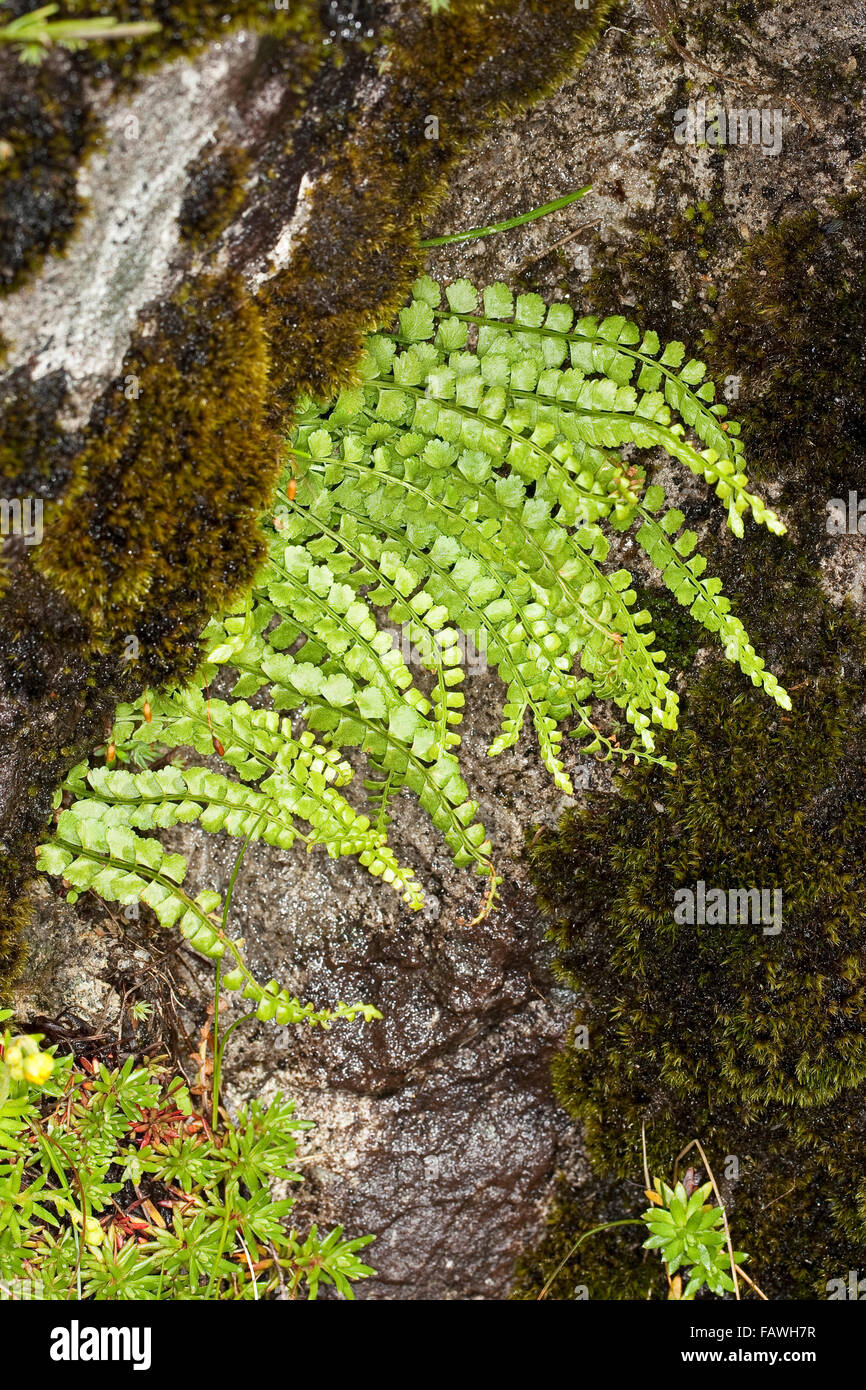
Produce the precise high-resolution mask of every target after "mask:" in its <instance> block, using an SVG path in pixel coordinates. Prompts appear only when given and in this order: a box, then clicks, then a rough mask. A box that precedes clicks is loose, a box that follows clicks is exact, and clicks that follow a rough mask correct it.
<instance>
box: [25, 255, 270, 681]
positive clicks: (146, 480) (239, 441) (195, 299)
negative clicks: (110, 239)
mask: <svg viewBox="0 0 866 1390" xmlns="http://www.w3.org/2000/svg"><path fill="white" fill-rule="evenodd" d="M267 384H268V359H267V352H266V349H265V345H264V341H263V336H262V332H261V326H260V321H259V315H258V311H257V309H256V308H255V305H254V304H253V303H252V302H251V300H250V299H249V297H248V295H247V294H246V292H245V291H244V288H243V285H242V283H241V281H240V278H239V277H237V276H235V275H233V274H231V273H229V274H226V275H224V276H222V277H216V276H204V277H202V278H201V279H200V280H198V281H193V282H191V283H188V284H186V285H185V286H184V287H183V289H182V290H181V291H179V293H178V294H177V295H176V296H175V297H174V298H173V299H172V300H171V301H169V302H168V303H167V304H166V305H165V306H164V308H163V309H162V311H161V313H160V315H159V319H158V323H157V325H156V329H155V331H154V332H153V333H152V334H151V335H150V336H146V337H145V336H139V337H138V338H137V340H136V341H135V342H134V343H133V345H132V346H131V348H130V350H129V352H128V353H127V355H126V358H125V360H124V363H123V367H122V369H121V374H120V376H119V378H118V379H117V380H116V381H115V382H113V383H112V384H111V385H110V386H109V387H108V388H107V390H106V391H105V393H104V395H103V397H102V399H101V400H100V402H99V403H98V405H97V407H96V409H95V413H94V417H93V420H92V423H91V428H90V431H89V437H88V442H87V443H86V445H85V447H84V451H83V453H82V454H81V455H80V456H79V458H78V459H77V460H76V470H75V477H74V480H73V482H72V484H71V486H70V488H69V490H68V492H67V494H66V496H65V498H64V501H63V507H62V509H61V510H59V512H58V513H57V514H56V515H55V516H54V517H53V519H52V520H51V522H50V524H49V525H48V526H47V527H46V532H45V539H44V541H43V543H42V545H41V546H40V547H39V552H38V556H37V557H36V563H37V564H38V566H39V568H40V570H41V571H42V573H44V574H45V575H47V576H48V577H49V578H50V579H51V580H52V582H53V583H54V584H55V585H56V586H57V588H58V589H59V590H60V591H61V592H62V593H63V594H65V596H66V597H67V599H68V600H69V601H70V602H71V603H72V604H73V605H74V607H75V608H77V609H78V610H79V611H80V612H81V613H82V614H83V615H85V616H86V617H87V618H88V620H89V621H90V623H91V624H92V627H93V631H94V635H95V637H96V638H97V639H98V640H99V641H100V643H102V644H106V643H111V642H112V641H117V640H119V638H120V636H121V635H122V634H124V633H128V632H134V633H136V634H137V635H138V637H139V640H140V642H141V645H142V649H143V668H144V669H145V670H146V671H147V672H148V673H149V678H150V679H151V680H152V681H155V679H156V676H157V673H160V674H161V677H162V678H163V679H165V678H167V675H168V673H169V672H170V671H172V670H173V669H176V668H175V667H174V666H173V664H172V663H173V662H176V661H177V658H178V656H179V655H180V652H179V651H178V650H177V648H176V647H175V646H174V641H173V637H174V636H175V635H176V638H177V641H178V642H179V643H181V644H182V643H183V642H184V641H185V642H186V643H187V644H189V648H190V651H192V649H193V645H194V631H195V628H194V629H193V633H190V632H188V631H187V624H188V622H190V621H194V622H195V623H200V621H201V614H203V613H205V612H207V611H208V610H209V609H210V608H212V607H219V606H220V605H222V604H224V603H226V602H227V601H228V600H229V599H230V598H231V597H232V596H233V595H234V594H236V593H237V592H238V590H239V589H240V588H241V587H242V586H243V585H244V584H245V583H246V582H247V581H248V579H249V576H250V574H251V573H252V572H253V571H254V569H255V566H256V564H257V562H258V560H259V558H260V556H261V554H262V549H261V538H260V534H259V528H258V517H259V515H260V511H261V508H262V506H263V505H264V503H265V502H266V500H267V498H268V496H269V495H270V491H271V488H272V486H273V484H274V482H275V479H276V476H277V473H278V471H279V465H278V462H277V449H276V442H275V440H274V438H273V437H272V435H271V434H270V433H269V431H268V430H267V428H266V427H265V425H264V424H263V418H264V410H265V401H266V397H267ZM192 615H196V616H195V619H193V617H192ZM181 651H183V647H182V646H181ZM170 653H171V655H170Z"/></svg>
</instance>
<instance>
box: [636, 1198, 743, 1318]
mask: <svg viewBox="0 0 866 1390" xmlns="http://www.w3.org/2000/svg"><path fill="white" fill-rule="evenodd" d="M712 1190H713V1184H712V1183H711V1182H706V1183H704V1184H703V1186H702V1187H697V1188H695V1189H694V1191H692V1192H691V1193H689V1192H688V1191H687V1190H686V1188H685V1187H684V1185H683V1184H682V1183H681V1182H678V1183H676V1184H675V1186H674V1187H672V1188H671V1187H668V1185H667V1183H666V1182H663V1181H662V1180H661V1178H656V1180H655V1184H654V1186H653V1187H652V1188H648V1189H647V1197H648V1198H649V1200H650V1202H651V1203H652V1206H650V1208H649V1210H648V1211H645V1212H644V1213H643V1216H642V1218H641V1219H642V1220H643V1222H644V1224H645V1225H646V1227H647V1230H648V1231H649V1236H648V1238H647V1239H646V1240H645V1241H644V1249H646V1250H658V1252H659V1255H660V1256H661V1258H662V1260H663V1261H664V1265H665V1271H666V1273H667V1276H668V1284H669V1286H670V1290H671V1297H672V1298H681V1299H693V1298H694V1296H695V1294H697V1293H699V1292H700V1290H701V1289H702V1288H703V1287H704V1285H705V1284H706V1286H707V1287H708V1288H709V1290H710V1292H711V1293H714V1294H717V1295H719V1296H721V1295H722V1294H724V1293H733V1292H734V1281H733V1279H732V1278H731V1255H730V1253H729V1252H728V1250H727V1249H726V1248H725V1240H726V1231H725V1220H724V1216H725V1213H724V1210H723V1208H722V1207H717V1206H713V1205H711V1204H710V1203H709V1202H708V1201H707V1199H708V1197H709V1195H710V1193H711V1192H712ZM733 1259H734V1264H735V1265H737V1266H739V1265H741V1264H742V1263H743V1261H744V1260H747V1259H748V1255H747V1254H746V1253H745V1251H742V1250H735V1251H734V1252H733ZM679 1270H683V1271H684V1272H685V1277H686V1279H687V1281H688V1282H687V1283H686V1285H685V1287H684V1288H683V1285H682V1276H681V1275H680V1274H679V1273H678V1271H679Z"/></svg>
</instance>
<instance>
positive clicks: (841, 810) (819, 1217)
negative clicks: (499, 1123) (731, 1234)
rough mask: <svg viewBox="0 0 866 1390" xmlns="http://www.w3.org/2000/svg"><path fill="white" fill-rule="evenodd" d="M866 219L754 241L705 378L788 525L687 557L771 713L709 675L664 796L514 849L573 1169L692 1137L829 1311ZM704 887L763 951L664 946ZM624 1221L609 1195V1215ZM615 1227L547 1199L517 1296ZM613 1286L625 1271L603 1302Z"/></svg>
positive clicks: (850, 1043)
mask: <svg viewBox="0 0 866 1390" xmlns="http://www.w3.org/2000/svg"><path fill="white" fill-rule="evenodd" d="M862 217H863V204H862V193H860V192H857V193H855V194H853V195H851V196H850V197H848V198H846V199H844V200H843V201H841V202H840V203H839V204H838V205H837V208H836V211H835V216H834V217H833V218H832V219H822V218H820V217H819V216H818V215H817V214H807V215H806V216H805V217H798V218H794V219H790V220H788V221H786V222H784V223H782V224H779V225H778V226H775V227H773V228H771V229H770V231H768V232H767V233H766V234H765V235H764V236H761V237H757V238H755V239H754V241H753V242H752V243H750V245H749V247H748V249H747V250H746V252H745V253H744V255H743V258H742V260H741V263H740V266H739V268H738V271H737V273H736V274H735V275H734V276H733V277H732V279H731V282H730V285H729V288H728V289H727V290H726V292H725V295H724V298H723V301H722V304H721V306H720V312H719V316H718V319H717V321H716V324H715V325H714V332H713V334H712V335H711V337H710V340H709V341H708V343H707V350H706V353H705V355H706V356H707V357H708V360H709V363H710V366H711V369H712V370H713V371H714V373H715V374H716V375H717V376H722V375H724V374H726V373H728V372H738V373H739V374H740V375H741V378H742V381H743V385H744V389H743V391H742V394H741V399H740V401H739V402H738V403H737V414H738V416H739V417H740V418H741V419H742V420H743V423H744V434H743V438H744V442H745V444H746V451H747V456H748V457H749V458H750V460H751V462H752V465H753V471H756V472H758V473H759V474H763V475H764V476H765V477H773V478H776V479H779V480H780V481H781V483H782V487H783V503H782V510H783V514H786V515H788V516H789V517H790V518H791V519H792V521H793V522H794V524H795V525H794V529H795V533H796V534H795V537H794V539H790V538H784V539H781V540H779V539H777V538H774V537H770V536H767V535H765V534H763V533H761V532H760V531H758V530H757V529H755V528H752V529H749V530H747V535H746V539H745V541H744V542H740V543H732V542H731V540H730V538H729V537H728V536H727V535H721V536H718V537H716V539H715V540H714V539H713V537H712V536H711V537H710V538H709V541H708V543H705V545H704V549H705V550H706V551H707V553H708V556H709V558H710V561H711V565H712V567H713V568H714V570H715V571H716V572H718V573H720V574H721V575H722V577H723V579H724V581H725V584H726V588H727V589H728V590H729V591H731V592H732V593H734V594H735V595H736V596H737V607H738V611H739V612H740V614H741V615H742V617H743V620H744V621H745V622H746V625H747V627H749V629H750V631H751V634H752V636H753V639H754V640H755V643H756V646H758V647H759V648H760V649H761V650H763V651H764V652H766V653H767V655H768V656H769V659H770V661H771V663H772V664H773V666H774V668H775V669H777V670H778V671H781V672H783V673H784V676H785V682H786V685H787V686H788V688H789V690H791V692H792V696H793V700H794V708H793V710H792V712H791V714H790V715H782V714H780V713H779V712H775V713H774V712H773V711H772V710H771V709H770V708H769V707H768V706H767V703H766V701H764V700H762V699H761V698H760V697H759V696H758V695H756V694H755V692H753V691H751V690H750V689H747V688H744V686H743V683H742V681H741V680H740V679H739V677H738V676H737V675H736V673H735V672H734V671H733V670H732V669H730V668H729V667H727V666H725V665H723V663H721V662H720V661H719V659H718V657H716V658H715V659H714V660H713V661H712V662H711V663H710V664H709V666H707V667H706V668H705V669H704V670H703V671H702V672H701V673H700V674H699V675H697V676H696V677H693V678H692V679H691V681H690V683H689V689H688V691H687V694H686V696H685V699H684V704H683V716H682V719H681V727H680V730H679V731H678V732H677V733H676V734H674V735H672V736H671V737H670V738H669V739H668V741H667V744H666V752H668V753H669V755H670V756H672V757H673V759H674V760H675V761H676V763H677V772H676V774H674V775H668V774H665V773H662V772H659V771H658V770H656V769H652V768H646V767H641V768H638V769H635V770H633V771H632V772H631V773H630V774H629V775H627V776H625V777H623V778H622V779H621V783H620V785H619V787H618V788H617V794H616V795H615V796H610V795H608V796H601V795H599V794H596V795H594V796H593V797H591V798H590V802H589V805H588V807H587V808H586V809H585V810H583V811H582V812H581V813H579V814H576V813H570V814H568V815H567V816H566V817H565V819H564V820H563V822H562V824H561V826H560V828H559V831H558V832H556V833H550V834H548V835H547V836H546V837H544V838H542V839H541V840H540V841H539V842H538V843H537V844H536V845H534V847H533V848H532V850H531V858H532V864H533V876H534V878H535V881H536V884H537V886H538V889H539V893H540V895H541V900H542V902H543V903H544V905H545V907H546V908H547V910H548V912H549V913H550V914H551V918H552V922H553V926H552V931H553V935H554V939H555V941H556V943H557V950H558V959H559V963H560V968H561V970H562V972H563V975H564V977H565V979H566V980H567V981H568V982H569V983H570V984H571V985H572V987H573V988H575V989H576V990H577V991H578V992H579V994H580V996H581V998H582V1000H583V1001H584V1002H583V1004H582V1007H581V1009H580V1011H579V1013H578V1014H577V1017H576V1025H577V1024H578V1023H579V1024H581V1025H583V1026H584V1027H587V1028H588V1030H589V1040H590V1046H589V1048H588V1049H586V1048H584V1047H579V1046H575V1045H573V1044H569V1045H568V1046H567V1047H566V1048H565V1049H564V1051H563V1052H562V1054H561V1055H560V1056H559V1057H558V1058H557V1060H556V1062H555V1064H554V1081H555V1087H556V1092H557V1095H558V1097H559V1099H560V1100H561V1102H562V1104H563V1105H564V1106H565V1107H566V1108H567V1109H568V1110H569V1111H570V1113H571V1114H572V1115H574V1116H575V1118H577V1119H579V1120H580V1121H581V1123H582V1125H583V1127H584V1130H585V1133H586V1142H587V1153H588V1156H589V1158H590V1160H591V1162H592V1164H593V1166H594V1168H595V1169H596V1171H597V1172H598V1173H599V1174H604V1175H605V1177H606V1179H607V1180H610V1178H611V1177H612V1176H617V1175H618V1176H619V1177H621V1178H622V1179H629V1178H630V1179H631V1180H632V1181H637V1180H639V1175H640V1173H641V1125H642V1124H645V1125H646V1128H647V1143H648V1149H649V1156H650V1167H651V1170H652V1172H653V1173H657V1174H659V1175H662V1176H669V1175H670V1170H671V1164H672V1160H673V1158H674V1157H675V1155H676V1154H677V1153H678V1152H679V1150H680V1148H681V1147H682V1146H683V1145H684V1144H685V1143H687V1142H688V1141H689V1140H690V1139H691V1138H693V1137H694V1136H696V1135H697V1136H699V1137H700V1138H701V1139H702V1142H703V1143H704V1145H705V1147H706V1148H707V1150H708V1152H709V1153H710V1155H711V1158H712V1159H713V1161H714V1164H715V1166H716V1167H717V1169H721V1168H722V1167H723V1160H724V1158H725V1156H726V1155H735V1156H736V1157H737V1158H738V1160H739V1164H740V1169H741V1177H740V1180H739V1182H738V1183H736V1184H734V1185H732V1186H731V1187H730V1189H729V1191H728V1193H727V1199H728V1201H729V1203H730V1205H731V1209H732V1213H733V1223H734V1228H735V1232H736V1239H737V1242H738V1243H740V1244H741V1245H742V1246H743V1247H744V1248H746V1249H748V1250H750V1252H751V1253H752V1255H753V1257H754V1261H753V1266H752V1268H753V1270H754V1271H755V1274H756V1277H757V1278H758V1280H759V1282H760V1283H761V1285H762V1287H764V1288H765V1290H766V1291H767V1292H768V1293H769V1294H770V1295H771V1296H776V1297H796V1298H814V1297H816V1296H824V1297H826V1283H827V1281H828V1280H829V1279H832V1278H837V1277H841V1276H844V1275H845V1272H846V1271H847V1269H849V1268H858V1267H860V1266H861V1265H862V1261H863V1258H864V1247H866V1184H864V1182H863V1179H862V1177H861V1173H860V1153H859V1147H858V1144H857V1143H856V1142H854V1140H855V1138H856V1137H857V1136H859V1135H861V1134H862V1131H863V1125H864V1121H866V1085H864V1083H866V1024H864V1018H866V908H864V905H863V901H862V893H861V892H860V883H861V876H862V865H863V862H864V857H866V737H864V731H863V725H862V691H863V684H864V676H866V628H864V626H863V624H862V622H861V621H860V620H859V619H858V618H857V617H856V616H855V615H854V613H853V612H851V611H850V610H848V609H847V608H845V607H841V608H840V607H837V606H834V605H833V604H832V603H831V602H830V600H829V599H828V597H827V595H826V593H825V592H824V590H823V588H822V585H821V580H820V573H819V571H818V569H817V565H816V562H817V560H818V558H819V557H820V556H821V554H822V553H824V552H826V549H827V546H828V544H829V543H830V542H829V541H828V538H827V536H826V534H825V530H824V520H825V516H826V511H825V503H826V500H827V497H828V494H829V493H830V492H832V491H833V490H837V489H842V488H843V485H844V487H845V488H847V486H851V485H853V483H854V481H855V480H854V478H853V477H852V474H851V472H850V461H849V460H850V448H851V444H852V443H853V441H854V440H855V439H857V438H858V437H862V409H863V404H862V402H863V385H864V379H863V366H862V362H861V360H860V356H859V342H858V337H857V328H856V325H857V324H858V323H862V316H863V278H862V277H863V264H862V247H863V244H864V241H863V236H862ZM858 432H859V433H858ZM648 606H650V607H652V606H653V605H652V604H649V605H648ZM699 879H703V880H704V882H705V883H706V884H708V885H711V886H719V887H723V888H729V887H749V886H759V887H768V888H780V889H781V890H782V894H783V926H782V931H781V932H780V933H779V934H778V935H774V936H768V935H767V936H765V935H764V934H763V933H762V931H761V929H760V927H758V928H757V929H756V928H753V927H746V926H726V927H720V926H700V925H695V926H687V925H682V924H678V923H677V922H675V920H674V893H675V891H676V890H677V889H678V888H680V887H686V886H693V885H694V884H695V883H696V882H697V881H698V880H699ZM635 1205H636V1203H634V1202H631V1203H630V1202H629V1201H628V1200H627V1194H624V1200H623V1204H622V1205H621V1206H620V1207H619V1209H618V1210H617V1211H615V1213H614V1214H615V1215H617V1216H621V1217H622V1216H628V1215H632V1214H634V1210H635ZM610 1216H611V1210H610V1206H609V1204H606V1205H601V1206H599V1205H597V1201H596V1198H595V1197H594V1195H593V1189H592V1188H590V1189H589V1191H588V1193H587V1194H586V1195H584V1194H583V1192H581V1193H580V1194H578V1195H572V1196H571V1197H569V1198H568V1199H566V1198H565V1197H564V1198H563V1200H562V1202H561V1203H560V1206H559V1207H558V1209H557V1213H556V1214H555V1217H554V1221H553V1225H552V1227H551V1231H550V1233H549V1234H548V1236H547V1237H546V1239H545V1242H544V1243H543V1245H542V1246H541V1247H540V1248H539V1250H538V1251H536V1252H535V1253H534V1255H532V1256H530V1257H527V1260H525V1261H524V1262H523V1265H522V1268H521V1274H520V1281H521V1282H520V1284H519V1288H521V1289H523V1290H524V1293H523V1294H522V1295H521V1296H528V1295H527V1294H526V1292H525V1290H526V1289H531V1288H537V1286H538V1284H539V1281H541V1280H542V1279H543V1278H545V1277H548V1276H549V1275H550V1274H551V1273H552V1272H553V1269H554V1268H555V1259H556V1256H557V1252H558V1251H559V1250H560V1249H561V1248H562V1246H563V1244H564V1243H565V1242H566V1241H567V1240H569V1239H573V1237H574V1235H576V1234H579V1233H580V1231H581V1230H585V1229H588V1228H589V1227H590V1226H592V1225H593V1224H595V1222H596V1221H597V1220H599V1219H610ZM594 1239H595V1238H594ZM599 1239H604V1237H599ZM587 1258H588V1256H587ZM633 1274H634V1271H633V1260H632V1258H631V1256H629V1255H628V1254H627V1252H626V1253H625V1254H624V1255H623V1270H622V1281H621V1284H620V1286H619V1287H620V1289H621V1291H622V1292H621V1295H620V1296H622V1294H623V1293H624V1294H625V1295H626V1296H627V1294H628V1292H629V1291H630V1290H632V1289H633V1282H632V1281H633ZM606 1277H607V1276H606V1275H605V1278H606ZM527 1281H528V1282H527ZM584 1282H588V1280H587V1279H584ZM559 1287H560V1289H561V1290H562V1292H561V1294H560V1296H562V1297H568V1296H569V1294H568V1293H567V1291H566V1285H564V1284H560V1285H559Z"/></svg>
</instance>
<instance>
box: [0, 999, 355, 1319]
mask: <svg viewBox="0 0 866 1390" xmlns="http://www.w3.org/2000/svg"><path fill="white" fill-rule="evenodd" d="M7 1017H8V1014H2V1015H0V1022H2V1021H3V1020H4V1019H5V1018H7ZM5 1045H6V1047H7V1048H8V1046H9V1034H8V1032H7V1034H6V1043H5ZM7 1055H8V1053H7ZM42 1055H44V1054H42ZM2 1070H3V1063H2V1062H0V1075H2ZM310 1128H312V1126H311V1124H310V1123H309V1122H308V1121H305V1120H298V1119H297V1118H296V1117H295V1113H294V1105H293V1104H292V1103H291V1102H289V1101H286V1100H284V1099H283V1098H282V1097H281V1096H276V1097H275V1098H274V1100H273V1101H271V1103H270V1105H268V1106H264V1105H261V1104H260V1103H259V1102H257V1101H254V1102H253V1103H252V1104H251V1105H249V1106H243V1107H241V1110H240V1111H239V1113H238V1116H237V1119H236V1121H235V1122H234V1123H232V1122H230V1121H228V1120H227V1119H226V1120H224V1122H223V1124H222V1125H221V1126H220V1127H219V1128H218V1129H212V1128H211V1127H210V1126H209V1125H208V1124H207V1122H206V1121H205V1119H204V1117H203V1116H202V1115H201V1114H200V1113H199V1112H198V1111H197V1110H196V1109H195V1107H194V1104H193V1100H192V1097H191V1095H190V1092H189V1090H188V1088H187V1086H186V1084H185V1082H184V1081H183V1079H182V1078H181V1077H179V1076H177V1075H175V1074H173V1072H172V1071H171V1069H170V1068H168V1067H166V1066H164V1065H161V1064H160V1063H159V1062H154V1061H147V1062H145V1063H143V1064H141V1065H136V1063H135V1060H134V1059H133V1058H132V1057H130V1058H128V1059H127V1061H126V1062H125V1063H124V1065H123V1066H122V1067H121V1068H120V1069H119V1070H109V1069H108V1068H107V1067H106V1066H105V1065H103V1064H100V1063H98V1062H93V1063H88V1064H87V1065H86V1066H82V1067H81V1068H79V1067H77V1066H76V1065H74V1064H73V1062H72V1060H71V1058H69V1057H58V1058H56V1059H55V1065H54V1070H53V1073H52V1074H51V1076H50V1077H48V1078H47V1079H46V1080H45V1082H44V1084H43V1085H42V1086H41V1088H37V1087H36V1086H34V1085H31V1084H29V1083H28V1082H27V1081H26V1080H23V1079H22V1080H18V1081H14V1080H13V1081H12V1082H11V1085H10V1087H9V1090H8V1093H7V1095H6V1097H5V1098H3V1099H0V1281H2V1282H3V1283H4V1284H9V1283H10V1281H15V1280H23V1279H29V1280H31V1281H38V1282H39V1283H41V1291H40V1296H41V1297H43V1298H46V1299H56V1300H67V1299H78V1298H85V1299H118V1300H128V1299H142V1300H155V1299H160V1300H163V1299H164V1300H169V1299H172V1300H173V1299H182V1300H186V1299H220V1300H223V1299H246V1300H250V1299H260V1298H264V1297H267V1296H271V1295H274V1294H276V1293H278V1292H281V1291H282V1293H283V1294H284V1295H285V1296H288V1297H290V1298H294V1297H295V1296H296V1295H298V1294H300V1293H304V1292H305V1293H306V1296H307V1297H308V1298H310V1299H314V1298H315V1297H316V1296H317V1293H318V1290H319V1287H320V1286H321V1285H333V1286H335V1287H336V1288H337V1290H338V1291H339V1292H340V1293H341V1294H343V1295H344V1296H345V1297H346V1298H352V1297H353V1292H352V1281H354V1280H357V1279H362V1278H365V1277H367V1276H368V1275H370V1274H372V1273H373V1271H372V1269H370V1267H369V1266H368V1265H365V1264H363V1263H362V1262H361V1260H360V1259H359V1251H360V1250H362V1249H363V1248H364V1246H366V1245H368V1244H369V1243H370V1241H371V1240H372V1237H371V1236H363V1237H360V1238H358V1239H355V1240H344V1239H343V1236H342V1231H341V1230H340V1228H339V1227H337V1228H335V1229H334V1230H332V1231H331V1232H330V1233H329V1234H328V1235H326V1236H320V1235H319V1234H318V1232H317V1229H316V1227H315V1226H314V1227H313V1228H312V1229H311V1230H310V1231H309V1233H308V1234H307V1235H306V1236H305V1237H304V1238H302V1237H301V1235H300V1234H299V1233H298V1232H297V1231H295V1230H293V1229H290V1228H289V1227H288V1226H287V1224H286V1222H287V1218H288V1217H289V1216H290V1214H291V1211H292V1208H293V1206H294V1200H293V1199H292V1198H285V1199H283V1200H279V1201H275V1200H274V1199H273V1198H272V1197H271V1193H270V1185H271V1183H272V1182H273V1181H280V1182H299V1181H300V1180H301V1179H300V1175H299V1173H298V1172H297V1171H296V1162H295V1158H296V1149H297V1136H298V1134H300V1133H301V1132H303V1131H304V1130H307V1129H310ZM37 1286H38V1285H37Z"/></svg>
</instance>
